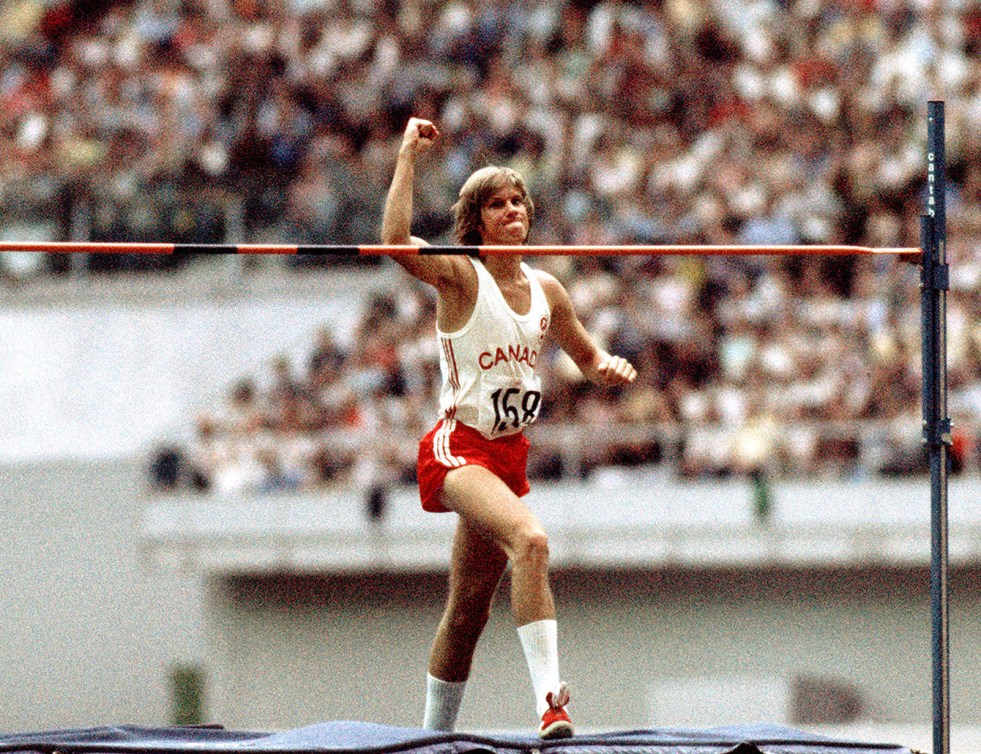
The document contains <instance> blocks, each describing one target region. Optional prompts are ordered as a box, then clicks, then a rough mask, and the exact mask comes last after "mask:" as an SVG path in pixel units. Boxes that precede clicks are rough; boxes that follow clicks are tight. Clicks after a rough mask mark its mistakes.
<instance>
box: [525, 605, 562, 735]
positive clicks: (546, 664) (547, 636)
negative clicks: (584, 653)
mask: <svg viewBox="0 0 981 754" xmlns="http://www.w3.org/2000/svg"><path fill="white" fill-rule="evenodd" d="M518 638H519V639H521V647H522V649H524V651H525V659H526V660H527V661H528V671H529V672H530V673H531V685H532V687H533V688H534V690H535V709H536V710H537V711H538V716H539V717H541V716H542V715H544V714H545V711H546V710H547V709H548V702H547V701H545V695H546V694H548V693H549V692H550V691H551V692H554V691H556V690H557V689H558V687H559V642H558V624H557V623H556V622H555V620H536V621H535V622H533V623H526V624H525V625H523V626H518Z"/></svg>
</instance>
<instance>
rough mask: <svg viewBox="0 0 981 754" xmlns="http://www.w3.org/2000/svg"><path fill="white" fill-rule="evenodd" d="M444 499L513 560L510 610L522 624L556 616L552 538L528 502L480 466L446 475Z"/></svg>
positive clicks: (447, 505) (469, 467) (456, 470)
mask: <svg viewBox="0 0 981 754" xmlns="http://www.w3.org/2000/svg"><path fill="white" fill-rule="evenodd" d="M443 504H444V505H445V506H446V507H447V508H449V509H450V510H453V511H456V512H457V513H458V514H459V515H460V518H461V519H462V520H464V521H466V522H467V524H468V525H469V526H471V527H472V528H473V529H474V530H476V531H479V532H480V533H482V534H484V535H485V536H486V537H487V538H488V539H490V540H491V541H492V542H493V543H494V544H496V545H497V547H498V548H500V549H501V550H503V551H504V553H505V554H506V555H507V559H508V560H509V561H510V562H511V609H512V611H513V613H514V619H515V622H516V623H517V624H518V625H519V626H523V625H525V624H526V623H531V622H533V621H538V620H544V619H554V618H555V602H554V601H553V599H552V590H551V589H550V588H549V583H548V537H547V536H546V534H545V530H544V529H543V528H542V525H541V524H540V523H539V521H538V519H537V518H536V517H535V516H534V514H533V513H532V512H531V511H530V510H528V507H527V506H526V505H525V504H524V503H523V502H521V499H520V498H519V497H518V496H517V495H515V494H514V493H513V492H512V491H511V490H510V488H509V487H508V486H507V485H506V484H504V482H503V481H501V479H500V478H499V477H498V476H497V475H496V474H494V473H492V472H491V471H488V470H487V469H485V468H484V467H482V466H476V465H471V466H463V467H461V468H458V469H454V470H453V471H451V472H450V473H449V474H447V475H446V480H445V482H444V483H443Z"/></svg>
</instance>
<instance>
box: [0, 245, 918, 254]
mask: <svg viewBox="0 0 981 754" xmlns="http://www.w3.org/2000/svg"><path fill="white" fill-rule="evenodd" d="M6 251H33V252H49V253H61V254H65V253H75V254H311V255H316V256H344V257H354V256H368V257H372V256H413V255H421V254H453V255H467V256H478V255H509V254H512V255H526V256H593V257H606V256H611V257H615V256H870V255H883V254H884V255H892V256H919V255H920V253H921V251H920V249H919V248H915V247H911V248H904V247H896V248H891V247H885V248H875V247H870V246H844V245H823V246H822V245H816V244H815V245H806V246H721V245H720V246H685V245H681V246H670V245H660V246H641V245H637V246H385V245H367V246H336V245H286V244H181V243H117V242H101V243H100V242H76V241H37V242H29V243H28V242H25V243H20V242H17V241H3V242H0V252H6Z"/></svg>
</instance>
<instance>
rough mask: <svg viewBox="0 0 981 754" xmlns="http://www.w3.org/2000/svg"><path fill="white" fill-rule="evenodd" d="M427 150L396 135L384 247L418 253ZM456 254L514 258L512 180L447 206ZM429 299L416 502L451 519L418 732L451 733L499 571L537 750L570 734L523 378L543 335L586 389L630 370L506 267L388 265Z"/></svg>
mask: <svg viewBox="0 0 981 754" xmlns="http://www.w3.org/2000/svg"><path fill="white" fill-rule="evenodd" d="M438 138H439V131H438V130H437V128H436V126H435V125H434V124H433V123H431V122H430V121H427V120H423V119H419V118H411V119H410V120H409V122H408V125H407V126H406V128H405V132H404V134H403V136H402V143H401V147H400V149H399V154H398V160H397V162H396V166H395V174H394V176H393V178H392V184H391V187H390V188H389V192H388V197H387V199H386V203H385V211H384V217H383V220H382V241H383V243H385V244H393V245H394V244H398V245H419V246H422V245H426V242H425V241H424V240H422V239H420V238H416V237H414V236H412V235H411V234H410V225H411V220H412V195H413V183H414V174H415V166H416V160H417V158H418V157H419V155H421V154H423V153H425V152H426V151H428V150H429V149H430V148H431V147H432V146H433V144H434V143H435V141H436V140H437V139H438ZM453 211H454V214H455V219H456V227H455V236H456V240H457V242H458V243H461V244H465V245H484V246H520V245H522V244H524V243H526V242H527V239H528V232H529V230H530V228H531V223H532V221H533V219H534V205H533V203H532V200H531V198H530V197H529V196H528V192H527V190H526V187H525V183H524V181H523V180H522V178H521V176H520V175H519V174H518V173H517V172H515V171H514V170H511V169H509V168H498V167H486V168H482V169H480V170H478V171H477V172H475V173H474V174H473V175H472V176H470V178H468V179H467V181H466V182H465V183H464V185H463V188H461V189H460V198H459V201H458V202H457V203H456V204H455V205H454V206H453ZM395 260H396V261H397V262H398V263H399V264H400V265H401V266H402V267H403V268H405V270H406V271H408V272H409V273H410V274H411V275H413V276H414V277H416V278H418V279H419V280H421V281H423V282H424V283H428V284H430V285H432V286H434V287H435V288H436V292H437V304H436V329H437V339H438V341H439V346H440V350H439V353H440V368H441V371H442V378H443V383H442V390H441V394H440V419H439V421H438V423H437V424H436V426H435V427H434V428H433V429H432V430H431V431H430V432H429V433H428V434H427V435H426V437H424V438H423V440H422V441H421V442H420V444H419V465H418V476H419V492H420V497H421V500H422V506H423V508H424V509H425V510H427V511H432V512H445V511H452V512H455V513H457V514H458V520H457V526H456V532H455V535H454V541H453V550H452V556H451V563H450V579H449V587H450V588H449V596H448V599H447V604H446V609H445V612H444V613H443V617H442V620H441V621H440V624H439V627H438V629H437V631H436V637H435V639H434V641H433V645H432V650H431V654H430V658H429V668H428V673H427V684H426V708H425V717H424V721H423V725H424V727H426V728H429V729H432V730H445V731H452V730H453V728H454V726H455V724H456V718H457V713H458V712H459V709H460V705H461V703H462V701H463V693H464V689H465V687H466V682H467V678H468V677H469V674H470V667H471V663H472V660H473V654H474V649H475V648H476V645H477V640H478V639H479V637H480V634H481V632H482V631H483V629H484V626H485V625H486V623H487V619H488V617H489V615H490V607H491V602H492V600H493V598H494V594H495V592H496V591H497V588H498V585H499V583H500V581H501V578H502V576H503V575H504V572H505V569H506V568H507V566H508V564H510V566H511V608H512V611H513V613H514V619H515V622H516V624H517V630H518V636H519V638H520V641H521V645H522V648H523V650H524V654H525V658H526V659H527V662H528V668H529V671H530V674H531V681H532V687H533V690H534V695H535V703H536V707H537V715H538V718H539V719H540V721H541V722H540V726H539V735H540V736H541V737H542V738H546V739H551V738H565V737H568V736H571V735H573V732H574V730H573V725H572V722H571V720H570V718H569V715H568V712H567V711H566V706H567V705H568V703H569V691H568V687H567V686H566V684H564V683H562V682H561V681H560V679H559V663H558V643H557V628H556V615H555V603H554V600H553V598H552V592H551V588H550V586H549V577H548V539H547V537H546V534H545V531H544V530H543V528H542V525H541V523H539V521H538V519H537V518H536V517H535V516H534V514H532V512H531V511H530V510H529V509H528V507H527V506H526V505H525V504H524V503H523V502H522V500H521V497H522V496H524V495H525V494H526V493H527V492H528V490H529V485H528V479H527V476H526V464H527V455H528V440H527V439H526V438H525V436H524V434H523V430H524V428H525V427H527V426H528V425H529V424H531V423H532V422H533V421H534V420H535V418H536V417H537V416H538V413H539V409H540V408H541V400H542V397H541V396H542V394H541V384H540V379H539V377H538V376H537V375H536V373H535V367H536V365H537V362H538V359H539V358H540V356H541V353H542V347H543V344H544V340H545V335H546V333H548V334H550V336H551V337H552V338H554V339H555V341H556V342H557V343H558V345H559V346H560V347H561V348H562V349H563V350H564V351H565V352H566V353H567V354H568V355H569V356H570V357H571V358H572V360H573V361H574V362H575V363H576V365H577V366H578V367H579V369H580V370H581V371H582V373H583V375H585V377H587V378H588V379H590V380H591V381H593V382H596V383H602V384H614V385H616V384H626V383H630V382H633V381H634V380H635V379H636V376H637V372H636V371H635V370H634V368H633V366H632V365H631V364H630V363H629V362H628V361H626V360H625V359H623V358H621V357H619V356H611V355H610V354H608V353H606V352H605V351H604V350H602V349H601V348H599V347H598V346H597V345H596V343H595V342H594V341H593V339H592V338H591V337H590V335H589V334H588V333H587V332H586V330H585V328H584V327H583V325H582V323H581V322H580V321H579V319H578V317H577V316H576V314H575V312H574V311H573V308H572V302H571V301H570V299H569V295H568V294H567V293H566V291H565V289H564V288H563V287H562V285H561V284H560V283H559V281H558V280H556V279H555V278H554V277H553V276H551V275H549V274H547V273H545V272H542V271H537V270H532V269H531V268H530V267H529V266H528V265H526V264H525V263H523V262H522V261H521V257H520V256H518V255H511V254H508V255H484V256H482V257H481V258H480V259H471V258H470V257H466V256H452V255H436V254H434V255H413V256H396V257H395Z"/></svg>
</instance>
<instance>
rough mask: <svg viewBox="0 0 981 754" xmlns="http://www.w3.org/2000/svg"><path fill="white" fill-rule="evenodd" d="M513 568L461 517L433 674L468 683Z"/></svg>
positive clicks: (433, 657) (432, 662)
mask: <svg viewBox="0 0 981 754" xmlns="http://www.w3.org/2000/svg"><path fill="white" fill-rule="evenodd" d="M507 563H508V558H507V555H506V554H505V553H504V550H502V549H501V548H500V547H498V546H497V545H496V544H494V543H493V542H492V541H491V540H490V539H488V538H487V537H486V536H484V535H483V534H482V533H480V532H479V531H477V529H475V528H474V527H473V526H472V525H470V524H469V523H468V522H467V521H466V519H464V518H460V520H459V521H458V522H457V526H456V534H455V535H454V537H453V554H452V557H451V560H450V593H449V597H448V598H447V601H446V610H445V611H444V612H443V618H442V620H441V621H440V623H439V628H438V629H437V630H436V638H435V639H434V640H433V647H432V652H431V654H430V657H429V673H430V675H432V676H434V677H435V678H440V679H442V680H444V681H453V682H458V681H465V680H467V678H468V677H469V675H470V666H471V663H472V662H473V653H474V650H475V649H476V647H477V640H478V639H479V638H480V634H481V633H482V632H483V630H484V626H486V625H487V619H488V618H489V617H490V607H491V603H492V602H493V601H494V594H495V593H496V592H497V587H498V585H499V584H500V582H501V577H502V576H503V575H504V569H505V568H506V567H507Z"/></svg>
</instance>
